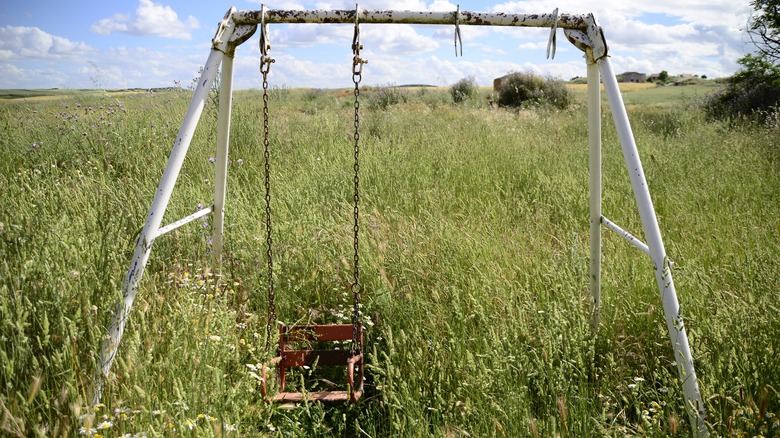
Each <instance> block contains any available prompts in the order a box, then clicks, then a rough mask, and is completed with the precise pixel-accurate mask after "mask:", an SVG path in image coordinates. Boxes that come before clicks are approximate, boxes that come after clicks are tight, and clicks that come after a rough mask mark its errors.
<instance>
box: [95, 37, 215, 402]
mask: <svg viewBox="0 0 780 438" xmlns="http://www.w3.org/2000/svg"><path fill="white" fill-rule="evenodd" d="M223 55H224V54H223V53H222V52H220V51H218V50H212V51H211V53H210V54H209V58H208V60H207V61H206V65H205V66H204V67H203V73H202V74H201V77H200V79H199V80H198V86H197V88H196V89H195V94H194V95H193V97H192V101H191V102H190V106H189V108H188V109H187V114H186V115H185V116H184V122H183V123H182V125H181V128H179V135H178V137H176V142H175V143H174V145H173V150H172V151H171V155H170V157H169V158H168V164H167V165H166V166H165V171H164V172H163V176H162V179H161V180H160V185H159V186H158V187H157V192H156V193H155V195H154V201H153V202H152V206H151V208H150V209H149V214H148V215H147V216H146V223H144V227H143V229H142V230H141V234H140V235H139V236H138V240H136V244H135V252H134V253H133V259H132V261H131V262H130V269H129V270H128V271H127V275H126V276H125V279H124V282H123V283H122V302H120V303H118V304H117V309H116V314H115V315H114V318H113V320H112V321H111V325H110V326H109V328H108V335H107V336H106V338H105V340H104V341H103V349H102V351H101V352H100V359H99V364H98V369H97V370H96V376H95V392H94V394H93V403H94V404H97V403H99V402H100V398H101V396H102V394H103V386H104V384H105V379H106V378H107V377H108V373H109V371H110V370H111V365H112V364H113V362H114V357H116V352H117V349H118V348H119V342H120V340H121V339H122V333H123V332H124V330H125V323H126V322H127V317H128V315H129V314H130V309H131V308H132V306H133V301H134V300H135V294H136V289H137V287H138V282H139V281H140V280H141V277H142V276H143V272H144V267H145V266H146V262H147V261H148V260H149V254H150V252H151V250H152V243H153V241H154V238H155V237H156V236H157V231H158V230H159V229H160V224H161V222H162V219H163V215H164V214H165V210H166V208H167V207H168V201H169V200H170V199H171V192H173V186H174V185H175V184H176V179H177V178H178V177H179V171H180V170H181V165H182V163H183V162H184V157H185V156H186V155H187V149H188V148H189V146H190V142H191V141H192V135H193V133H194V132H195V127H196V126H197V125H198V120H199V119H200V115H201V113H202V112H203V106H204V105H205V102H206V98H207V97H208V92H209V89H210V88H211V83H212V81H213V80H214V77H216V74H217V68H218V67H219V64H220V62H221V61H222V58H223Z"/></svg>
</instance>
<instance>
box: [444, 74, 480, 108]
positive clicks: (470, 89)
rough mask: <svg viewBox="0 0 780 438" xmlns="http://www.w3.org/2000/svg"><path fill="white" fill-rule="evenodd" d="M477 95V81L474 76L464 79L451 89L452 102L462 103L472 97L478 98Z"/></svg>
mask: <svg viewBox="0 0 780 438" xmlns="http://www.w3.org/2000/svg"><path fill="white" fill-rule="evenodd" d="M477 93H478V90H477V81H476V80H475V79H474V76H469V77H467V78H463V79H461V80H459V81H458V82H455V84H454V85H453V86H452V87H450V94H451V95H452V101H453V102H455V103H460V102H463V101H466V100H468V99H471V98H472V97H474V96H476V95H477Z"/></svg>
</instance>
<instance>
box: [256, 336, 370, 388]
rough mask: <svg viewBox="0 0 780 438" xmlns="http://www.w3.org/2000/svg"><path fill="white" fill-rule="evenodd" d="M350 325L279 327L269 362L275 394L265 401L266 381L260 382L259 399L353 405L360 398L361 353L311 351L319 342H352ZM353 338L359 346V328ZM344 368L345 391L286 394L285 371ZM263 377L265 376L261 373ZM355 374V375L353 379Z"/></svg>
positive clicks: (359, 351) (361, 381)
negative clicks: (274, 353) (276, 388)
mask: <svg viewBox="0 0 780 438" xmlns="http://www.w3.org/2000/svg"><path fill="white" fill-rule="evenodd" d="M353 327H354V326H353V325H352V324H327V325H300V326H290V327H288V326H286V325H284V324H280V326H279V356H278V357H275V358H274V359H273V360H271V362H270V365H272V366H275V367H276V379H277V382H278V384H279V392H278V393H277V394H276V395H274V396H273V397H271V398H270V399H269V398H268V392H267V388H266V380H267V379H264V380H263V381H262V383H261V387H260V391H261V394H262V396H263V399H265V400H266V401H269V402H273V403H301V402H304V401H318V402H324V403H338V402H349V403H356V402H357V401H358V399H360V397H361V396H362V395H363V352H362V351H361V350H360V349H359V350H358V351H352V350H333V349H331V350H315V349H312V346H315V345H317V344H319V343H322V342H337V341H352V339H353V338H352V335H353ZM357 336H358V339H359V344H358V345H360V346H362V345H363V326H362V325H358V327H357ZM291 344H292V345H303V346H304V348H302V349H293V348H291ZM315 365H316V366H318V367H320V366H328V367H332V366H346V367H347V385H348V389H347V390H346V391H316V392H286V391H285V386H286V376H287V370H288V368H293V367H304V366H309V367H313V366H315ZM263 374H264V377H265V375H266V373H265V370H263ZM355 374H357V376H355Z"/></svg>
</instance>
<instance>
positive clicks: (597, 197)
mask: <svg viewBox="0 0 780 438" xmlns="http://www.w3.org/2000/svg"><path fill="white" fill-rule="evenodd" d="M588 141H589V144H590V158H589V160H588V161H589V167H590V296H591V299H592V301H591V303H590V304H591V320H590V324H591V329H592V334H593V336H595V335H596V333H598V327H599V316H600V314H601V84H600V78H599V67H598V65H597V64H596V63H592V64H588Z"/></svg>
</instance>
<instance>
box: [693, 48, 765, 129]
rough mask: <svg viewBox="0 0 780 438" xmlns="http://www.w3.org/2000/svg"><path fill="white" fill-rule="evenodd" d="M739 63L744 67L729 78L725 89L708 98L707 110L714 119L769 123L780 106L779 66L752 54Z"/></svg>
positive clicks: (706, 102) (705, 104) (705, 106)
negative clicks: (750, 120)
mask: <svg viewBox="0 0 780 438" xmlns="http://www.w3.org/2000/svg"><path fill="white" fill-rule="evenodd" d="M739 63H740V64H741V65H742V69H741V70H739V71H738V72H737V73H736V74H734V76H732V77H731V79H729V82H728V85H727V86H726V88H725V89H724V90H722V91H720V92H718V93H715V94H712V95H710V96H708V97H707V98H706V100H705V102H704V111H705V112H706V113H707V115H708V116H709V117H710V118H713V119H735V120H742V119H745V118H747V119H753V120H755V121H758V122H761V123H767V122H770V120H771V119H772V115H773V114H775V113H776V112H777V108H778V107H780V66H777V65H773V64H772V63H770V62H768V61H767V60H766V59H764V58H762V57H761V56H753V55H747V56H745V57H744V58H742V59H740V60H739Z"/></svg>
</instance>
